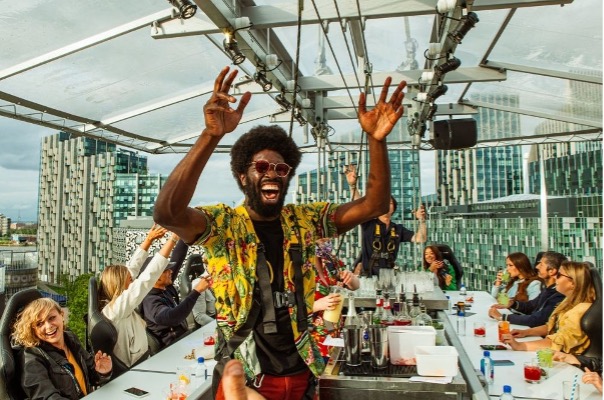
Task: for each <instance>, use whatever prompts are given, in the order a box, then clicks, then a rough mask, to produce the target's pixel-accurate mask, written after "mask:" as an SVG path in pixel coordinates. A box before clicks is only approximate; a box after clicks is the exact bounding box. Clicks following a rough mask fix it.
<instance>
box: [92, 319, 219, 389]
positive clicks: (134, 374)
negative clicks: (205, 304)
mask: <svg viewBox="0 0 604 400" xmlns="http://www.w3.org/2000/svg"><path fill="white" fill-rule="evenodd" d="M215 329H216V322H212V323H210V324H208V325H206V326H203V327H201V328H199V329H197V330H196V331H194V332H192V333H191V334H189V335H188V336H186V337H184V338H182V339H181V340H179V341H178V342H176V343H174V344H172V345H171V346H169V347H167V348H165V349H163V350H162V351H160V352H159V353H158V354H156V355H154V356H153V357H151V358H149V359H148V360H146V361H144V362H142V363H140V364H139V365H137V366H136V367H134V368H132V369H131V370H130V371H128V372H126V373H125V374H123V375H121V376H119V377H117V378H116V379H114V380H112V381H111V382H109V383H107V384H106V385H104V386H103V387H101V388H99V389H98V390H96V391H94V392H93V393H91V394H89V395H88V396H86V397H85V398H86V399H92V400H94V399H99V400H105V399H110V400H121V399H124V400H126V399H127V400H132V399H134V398H135V397H133V396H131V395H129V394H127V393H124V390H125V389H128V388H130V387H133V386H134V387H137V388H139V389H142V390H145V391H147V392H149V396H147V397H144V399H150V400H151V399H153V400H154V399H158V400H159V399H164V392H165V391H166V390H167V389H168V388H169V387H170V383H172V382H174V381H176V380H177V375H176V369H177V368H178V367H191V368H192V367H193V366H194V365H195V364H196V363H197V358H195V359H194V360H188V359H185V356H186V355H189V354H191V350H193V349H195V356H196V357H200V356H201V357H204V358H206V361H205V364H206V366H207V367H208V375H209V376H208V380H207V381H205V382H204V383H202V384H201V385H199V384H198V383H197V382H196V381H195V379H194V377H193V378H192V384H191V387H190V393H189V397H188V399H189V400H194V399H202V398H205V397H208V396H209V397H208V398H211V397H212V396H211V388H212V378H211V374H212V371H213V369H214V366H215V365H216V361H214V356H213V346H204V344H203V337H204V333H212V332H214V331H215ZM196 383H197V387H195V385H196Z"/></svg>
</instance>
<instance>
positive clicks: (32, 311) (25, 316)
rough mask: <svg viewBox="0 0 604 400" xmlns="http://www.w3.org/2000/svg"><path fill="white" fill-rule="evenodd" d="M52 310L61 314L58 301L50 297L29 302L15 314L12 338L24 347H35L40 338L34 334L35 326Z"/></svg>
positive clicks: (38, 343)
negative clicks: (15, 319)
mask: <svg viewBox="0 0 604 400" xmlns="http://www.w3.org/2000/svg"><path fill="white" fill-rule="evenodd" d="M52 310H57V311H58V312H59V314H60V315H61V316H63V310H62V309H61V306H60V305H59V303H57V302H56V301H54V300H53V299H50V298H41V299H36V300H34V301H32V302H31V303H29V304H28V305H27V306H25V308H24V309H23V311H21V312H20V313H19V315H18V316H17V321H16V322H15V325H14V326H13V334H12V337H13V340H14V341H15V343H17V344H20V345H21V346H25V347H37V346H39V345H40V338H38V337H37V336H36V331H35V326H36V324H37V323H38V321H40V320H45V319H46V318H47V317H48V314H50V313H51V311H52Z"/></svg>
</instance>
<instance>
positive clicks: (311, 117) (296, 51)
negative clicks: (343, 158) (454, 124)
mask: <svg viewBox="0 0 604 400" xmlns="http://www.w3.org/2000/svg"><path fill="white" fill-rule="evenodd" d="M183 1H184V0H183ZM180 2H182V1H180V0H179V3H180ZM185 3H186V1H185ZM195 4H196V5H197V7H198V10H197V12H196V14H195V15H194V16H193V17H192V18H188V19H183V18H180V14H179V12H178V11H177V10H176V9H175V8H173V7H171V5H170V4H169V3H168V2H166V1H165V0H137V1H121V0H120V1H118V0H107V1H101V2H99V1H95V0H78V1H73V0H54V1H49V0H43V1H36V0H28V1H19V2H10V4H9V2H8V1H4V7H1V8H0V22H1V23H0V32H1V37H2V44H1V45H0V115H1V116H4V117H8V118H14V119H18V120H22V121H26V122H30V123H33V124H38V125H42V126H45V127H48V128H52V129H57V130H63V131H67V132H70V133H72V134H75V135H85V136H89V137H96V138H102V139H104V140H108V141H111V142H114V143H117V144H120V145H123V146H127V147H130V148H134V149H137V150H140V151H144V152H149V153H168V152H184V151H186V150H187V149H188V148H189V146H190V145H191V144H192V143H193V141H194V139H195V138H196V137H197V136H198V135H199V132H200V131H201V129H203V111H202V106H203V104H204V103H205V101H206V99H207V98H208V97H209V95H210V93H211V91H212V87H213V82H214V79H215V77H216V75H217V73H218V71H219V70H220V69H221V68H222V67H223V66H224V65H228V64H231V58H230V57H229V56H228V55H227V54H226V52H225V48H224V45H223V42H224V40H225V33H228V34H230V35H231V36H233V37H234V38H235V39H236V40H237V42H238V47H239V49H240V50H241V52H242V53H243V54H244V55H245V56H246V60H245V61H244V62H243V63H242V64H240V65H238V66H237V67H238V68H239V69H240V70H241V72H242V73H240V75H239V77H240V78H241V79H240V80H238V81H237V83H236V88H234V89H233V92H234V93H242V92H243V91H247V90H249V91H252V92H253V93H254V96H253V99H252V101H251V103H250V104H249V106H248V108H247V109H246V113H245V116H244V123H243V124H242V125H241V127H240V130H238V131H237V132H235V134H233V135H230V136H228V137H226V138H225V139H224V140H223V141H222V142H221V146H220V147H219V151H228V148H229V145H230V144H232V143H233V142H234V140H235V139H236V138H237V137H238V136H239V134H238V132H241V131H243V130H247V129H249V128H250V127H251V124H257V123H279V122H283V123H285V125H284V126H285V127H286V128H288V127H289V125H290V121H291V120H292V119H293V130H292V132H293V137H294V139H295V140H296V142H297V143H298V144H299V146H300V147H302V148H304V149H305V151H314V150H315V149H316V145H315V140H313V138H316V137H322V138H324V139H325V140H323V141H320V142H321V143H329V146H330V147H331V149H334V150H337V149H344V150H346V149H353V148H355V149H356V148H357V147H358V144H357V143H358V142H359V139H360V138H361V133H360V132H359V128H358V124H357V123H356V122H355V120H356V102H357V99H358V94H359V91H360V90H363V88H365V86H366V85H367V86H368V87H371V88H375V89H376V90H375V91H374V94H370V95H369V96H368V103H373V102H374V101H375V97H374V95H379V91H380V87H381V85H382V83H383V81H384V79H385V77H386V76H392V77H393V80H394V81H395V82H396V81H399V80H402V79H404V80H406V81H407V82H408V93H407V96H406V100H405V103H406V104H407V107H406V114H405V118H403V120H402V122H401V125H400V129H397V130H396V131H395V132H393V134H392V135H391V137H390V139H389V145H390V146H392V147H393V148H410V147H412V146H413V145H414V146H415V148H431V145H430V142H429V140H430V135H431V131H430V122H431V120H432V119H431V118H433V119H434V120H438V119H443V118H450V117H453V118H457V117H468V116H472V115H476V114H480V113H481V110H482V111H484V110H499V111H502V112H503V113H498V115H500V116H501V115H506V114H507V113H509V114H511V115H512V116H511V118H516V115H517V116H518V124H516V125H515V129H513V130H510V129H509V124H501V128H499V127H498V125H497V124H496V123H493V121H491V123H490V124H489V129H485V128H484V127H481V128H480V129H479V132H478V146H494V145H503V144H530V143H547V142H556V141H569V140H574V141H577V140H580V141H584V140H598V139H601V133H602V1H601V0H581V1H574V2H573V1H572V0H551V1H546V0H475V1H472V0H465V1H461V0H457V1H456V0H440V1H438V2H437V0H371V1H367V0H356V1H355V0H314V1H300V2H296V1H283V2H281V3H277V2H276V1H268V0H258V1H256V2H254V1H253V0H232V1H231V0H196V1H195ZM300 4H302V5H303V9H302V10H300V9H299V5H300ZM437 4H438V7H437ZM439 12H440V13H439ZM471 13H474V14H471ZM465 24H468V25H465ZM472 24H474V25H475V26H474V27H473V28H472V27H470V25H472ZM250 25H251V27H250ZM466 28H467V33H466V35H465V37H463V33H464V32H463V31H464V30H466ZM460 32H461V34H460ZM460 36H461V37H460ZM457 42H459V43H457ZM267 55H274V56H270V57H268V58H267V57H266V56H267ZM453 57H455V58H458V59H459V60H460V61H461V65H460V66H459V67H457V68H456V69H452V70H451V71H449V72H445V73H442V74H440V75H439V73H438V70H439V69H440V70H442V69H446V68H447V66H449V64H447V65H445V64H446V63H453V64H454V63H455V61H454V60H452V59H453ZM275 60H276V64H277V65H276V66H274V64H273V61H275ZM435 71H437V72H436V73H434V72H435ZM425 72H433V74H432V76H430V74H423V73H425ZM258 73H260V75H265V76H266V78H267V79H268V80H270V81H271V82H272V89H270V90H269V91H267V92H264V91H263V90H262V87H261V86H260V85H259V84H258V83H256V82H255V81H256V80H258V79H259V77H258V76H257V74H258ZM422 74H423V75H422ZM442 84H445V85H447V87H448V91H447V92H446V93H445V94H443V95H441V96H439V97H436V98H434V99H432V98H430V94H429V93H431V92H432V91H433V90H434V89H436V88H438V87H439V86H441V85H442ZM375 92H377V94H375ZM422 92H423V93H424V94H422ZM276 98H278V99H285V100H286V102H287V103H288V104H289V105H293V107H289V106H288V107H286V108H291V109H290V110H285V109H284V106H287V103H283V102H281V103H279V102H277V101H276V100H275V99H276ZM418 100H422V101H418ZM433 104H436V105H437V106H438V109H437V110H434V109H433ZM430 114H434V116H433V117H432V116H431V115H430ZM484 115H486V114H484ZM300 122H302V123H306V122H307V123H306V124H305V125H304V127H303V128H300ZM479 126H480V125H479ZM424 127H427V129H428V130H427V131H425V132H424ZM412 134H413V135H415V136H413V135H412Z"/></svg>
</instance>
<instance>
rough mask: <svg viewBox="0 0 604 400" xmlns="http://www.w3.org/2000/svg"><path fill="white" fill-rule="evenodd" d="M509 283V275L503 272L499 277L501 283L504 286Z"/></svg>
mask: <svg viewBox="0 0 604 400" xmlns="http://www.w3.org/2000/svg"><path fill="white" fill-rule="evenodd" d="M509 281H510V273H509V272H508V271H505V272H504V273H503V274H502V275H501V283H503V284H504V285H505V284H507V283H508V282H509Z"/></svg>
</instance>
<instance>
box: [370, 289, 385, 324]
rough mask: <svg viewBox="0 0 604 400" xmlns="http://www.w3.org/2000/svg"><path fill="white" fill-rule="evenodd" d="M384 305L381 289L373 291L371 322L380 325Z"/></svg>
mask: <svg viewBox="0 0 604 400" xmlns="http://www.w3.org/2000/svg"><path fill="white" fill-rule="evenodd" d="M383 307H384V298H383V297H382V289H377V290H376V291H375V311H374V312H373V324H374V325H380V324H381V323H382V313H383Z"/></svg>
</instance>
